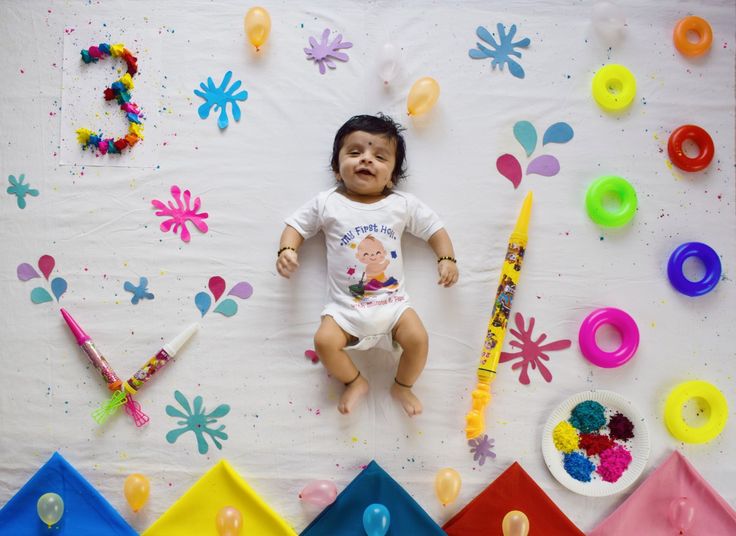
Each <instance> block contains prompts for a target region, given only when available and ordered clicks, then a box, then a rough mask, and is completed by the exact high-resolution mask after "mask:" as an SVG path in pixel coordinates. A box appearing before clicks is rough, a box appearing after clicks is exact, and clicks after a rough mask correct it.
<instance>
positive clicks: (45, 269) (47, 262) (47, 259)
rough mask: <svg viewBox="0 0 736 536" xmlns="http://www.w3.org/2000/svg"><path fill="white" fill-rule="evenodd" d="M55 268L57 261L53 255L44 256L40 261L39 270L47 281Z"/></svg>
mask: <svg viewBox="0 0 736 536" xmlns="http://www.w3.org/2000/svg"><path fill="white" fill-rule="evenodd" d="M54 266H56V261H55V260H54V258H53V257H52V256H51V255H44V256H42V257H41V258H40V259H38V268H39V270H41V273H42V274H43V276H44V277H45V278H46V279H48V278H49V274H51V270H53V269H54Z"/></svg>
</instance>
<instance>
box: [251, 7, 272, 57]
mask: <svg viewBox="0 0 736 536" xmlns="http://www.w3.org/2000/svg"><path fill="white" fill-rule="evenodd" d="M269 33H271V15H269V14H268V11H266V10H265V9H263V8H262V7H252V8H250V9H249V10H248V13H246V14H245V35H247V36H248V41H250V43H251V44H252V45H253V46H254V47H256V50H259V47H260V46H261V45H263V43H265V42H266V39H268V34H269Z"/></svg>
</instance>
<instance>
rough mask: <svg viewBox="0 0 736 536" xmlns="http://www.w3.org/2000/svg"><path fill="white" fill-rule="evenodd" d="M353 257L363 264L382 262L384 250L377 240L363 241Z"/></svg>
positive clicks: (384, 255) (384, 254)
mask: <svg viewBox="0 0 736 536" xmlns="http://www.w3.org/2000/svg"><path fill="white" fill-rule="evenodd" d="M355 257H356V258H357V259H358V260H359V261H360V262H362V263H363V264H371V263H374V262H382V261H383V260H384V259H385V258H386V250H385V249H383V246H382V245H381V243H380V242H379V241H377V240H363V241H362V242H361V243H360V244H359V245H358V252H357V253H356V254H355Z"/></svg>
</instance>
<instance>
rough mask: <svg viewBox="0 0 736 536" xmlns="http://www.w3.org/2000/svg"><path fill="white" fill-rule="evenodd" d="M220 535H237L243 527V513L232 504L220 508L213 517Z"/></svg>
mask: <svg viewBox="0 0 736 536" xmlns="http://www.w3.org/2000/svg"><path fill="white" fill-rule="evenodd" d="M215 523H216V524H217V532H218V533H219V534H220V536H239V534H240V531H241V529H242V528H243V514H241V513H240V510H238V509H237V508H235V507H234V506H225V507H224V508H220V511H219V512H217V517H216V518H215Z"/></svg>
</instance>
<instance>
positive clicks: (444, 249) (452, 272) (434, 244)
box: [428, 229, 459, 287]
mask: <svg viewBox="0 0 736 536" xmlns="http://www.w3.org/2000/svg"><path fill="white" fill-rule="evenodd" d="M428 243H429V246H430V247H431V248H432V251H434V254H435V255H437V258H438V259H442V260H440V261H439V262H438V263H437V271H438V272H439V274H440V279H439V281H437V284H438V285H443V286H445V287H451V286H452V285H454V284H455V283H456V282H457V278H458V276H459V273H458V270H457V261H456V260H455V250H454V249H453V247H452V240H450V235H449V234H447V231H445V230H444V229H440V230H439V231H437V232H436V233H434V234H433V235H432V236H430V237H429V240H428ZM443 257H444V259H443Z"/></svg>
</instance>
